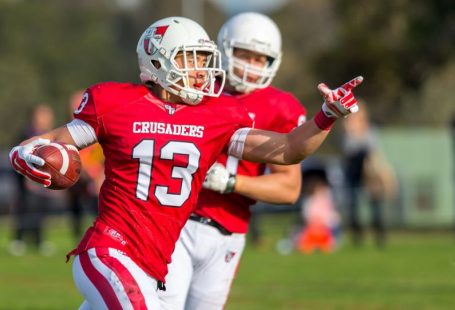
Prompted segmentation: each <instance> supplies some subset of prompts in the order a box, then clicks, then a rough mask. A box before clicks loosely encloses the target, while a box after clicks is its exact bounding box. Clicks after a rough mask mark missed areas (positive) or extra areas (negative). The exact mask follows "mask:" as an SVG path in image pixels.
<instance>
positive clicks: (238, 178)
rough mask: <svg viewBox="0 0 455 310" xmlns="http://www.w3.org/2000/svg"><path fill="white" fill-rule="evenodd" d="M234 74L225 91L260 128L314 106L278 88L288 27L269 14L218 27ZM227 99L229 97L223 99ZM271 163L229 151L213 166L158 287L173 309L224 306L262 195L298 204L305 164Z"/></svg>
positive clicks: (284, 128)
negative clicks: (284, 30) (283, 34)
mask: <svg viewBox="0 0 455 310" xmlns="http://www.w3.org/2000/svg"><path fill="white" fill-rule="evenodd" d="M218 48H219V49H220V51H221V56H222V60H223V62H222V64H223V67H224V69H225V71H226V72H227V81H226V85H225V88H224V94H225V95H228V96H229V97H234V98H237V99H238V100H239V104H244V105H245V107H246V108H247V110H248V114H249V115H250V117H251V118H252V120H253V122H254V128H256V129H264V130H271V131H276V132H289V131H291V130H292V129H294V128H295V127H297V126H299V125H301V124H302V123H303V122H304V121H305V118H306V111H305V109H304V107H303V106H302V105H301V103H300V102H299V101H298V100H297V99H296V98H295V97H294V96H292V95H291V94H289V93H286V92H284V91H282V90H279V89H276V88H274V87H272V86H270V84H271V82H272V80H273V77H274V76H275V74H276V72H277V70H278V68H279V65H280V62H281V55H282V51H281V33H280V31H279V29H278V27H277V25H276V24H275V22H273V21H272V20H271V19H270V18H269V17H267V16H265V15H263V14H259V13H240V14H238V15H235V16H234V17H232V18H230V19H229V20H228V21H227V22H226V23H224V25H223V26H222V27H221V29H220V31H219V33H218ZM221 104H222V103H221ZM265 168H266V165H265V164H263V163H253V162H249V161H245V160H239V159H237V158H236V157H233V156H228V155H227V154H226V153H223V154H221V155H220V156H219V157H218V158H217V163H215V164H214V165H213V166H212V167H211V168H210V170H209V172H208V175H207V177H206V179H205V182H204V184H203V187H204V188H206V189H204V190H202V191H201V193H200V194H199V199H198V203H197V207H196V209H195V210H194V211H193V213H192V214H191V215H190V220H189V221H188V222H187V223H186V224H185V227H184V228H183V230H182V232H181V233H180V237H179V240H178V242H177V244H176V248H175V250H174V253H173V254H172V262H171V263H170V264H169V266H168V269H169V272H168V274H167V276H166V291H161V292H159V293H158V295H159V296H160V299H161V300H162V307H163V309H166V310H183V309H207V310H210V309H222V308H223V307H224V304H225V302H226V300H227V297H228V294H229V290H230V287H231V283H232V281H233V278H234V276H235V273H236V270H237V268H238V264H239V262H240V257H241V255H242V252H243V249H244V247H245V241H246V233H247V230H248V224H249V219H250V206H251V205H253V204H254V203H255V202H256V200H261V201H264V202H268V203H277V204H292V203H294V202H295V201H296V200H297V199H298V197H299V194H300V183H301V170H300V165H299V164H296V165H288V166H283V165H268V168H269V170H270V174H268V175H264V172H265Z"/></svg>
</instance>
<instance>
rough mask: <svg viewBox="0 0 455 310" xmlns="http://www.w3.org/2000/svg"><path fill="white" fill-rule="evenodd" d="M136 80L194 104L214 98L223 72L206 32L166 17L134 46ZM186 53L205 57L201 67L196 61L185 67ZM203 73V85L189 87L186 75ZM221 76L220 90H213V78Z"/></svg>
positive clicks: (217, 54) (223, 77)
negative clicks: (179, 57)
mask: <svg viewBox="0 0 455 310" xmlns="http://www.w3.org/2000/svg"><path fill="white" fill-rule="evenodd" d="M136 51H137V54H138V58H139V68H140V71H141V74H140V78H141V81H142V82H143V83H145V82H148V81H151V82H154V83H157V84H159V85H160V86H161V87H163V88H164V89H165V90H167V91H168V92H170V93H172V94H175V95H177V96H179V97H180V98H182V101H183V102H185V103H187V104H191V105H195V104H198V103H200V102H201V100H202V98H203V97H204V96H212V97H218V96H219V95H220V93H221V91H222V89H223V86H224V80H225V72H224V70H223V69H222V67H221V55H220V52H219V50H218V48H217V46H216V44H215V43H214V42H213V41H210V38H209V36H208V34H207V32H206V31H205V30H204V29H203V28H202V27H201V26H200V25H199V24H197V23H196V22H194V21H192V20H190V19H188V18H184V17H168V18H164V19H161V20H158V21H157V22H155V23H153V24H152V25H151V26H150V27H148V28H147V29H146V30H145V32H144V33H143V34H142V36H141V38H140V39H139V42H138V45H137V49H136ZM179 52H182V53H183V57H184V67H183V68H179V67H178V65H177V63H176V61H175V57H176V55H177V53H179ZM187 53H192V56H193V58H192V59H197V57H196V56H197V55H201V54H203V55H208V56H207V61H206V63H205V64H204V66H203V67H201V68H200V67H198V66H197V62H196V61H195V62H194V63H195V64H194V68H193V65H191V66H189V65H188V62H187V60H188V59H187ZM190 71H203V72H204V73H205V76H206V78H205V82H204V84H203V85H202V86H201V87H199V88H197V89H196V88H193V87H191V86H190V85H189V80H188V73H189V72H190ZM216 76H221V79H220V80H221V87H220V88H219V89H217V88H216V87H215V77H216Z"/></svg>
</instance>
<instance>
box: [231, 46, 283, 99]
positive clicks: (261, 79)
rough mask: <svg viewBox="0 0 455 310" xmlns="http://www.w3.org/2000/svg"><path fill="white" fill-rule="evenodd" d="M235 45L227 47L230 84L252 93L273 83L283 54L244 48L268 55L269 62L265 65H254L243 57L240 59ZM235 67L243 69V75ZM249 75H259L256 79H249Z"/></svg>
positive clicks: (238, 89) (239, 89)
mask: <svg viewBox="0 0 455 310" xmlns="http://www.w3.org/2000/svg"><path fill="white" fill-rule="evenodd" d="M235 48H236V46H235V45H232V46H231V47H229V48H226V47H225V52H226V59H225V61H226V62H227V64H225V67H226V68H227V72H228V74H227V76H228V80H229V84H230V85H232V86H233V87H234V89H235V90H236V91H238V92H241V93H250V92H252V91H254V90H256V89H263V88H266V87H267V86H269V85H270V84H271V83H272V80H273V78H274V77H275V75H276V72H277V71H278V68H279V66H280V63H281V54H280V55H274V56H271V55H267V54H265V53H262V52H261V51H257V50H251V49H250V48H251V47H248V48H243V47H238V48H242V49H246V50H251V51H252V52H256V53H259V54H263V55H266V56H267V62H266V63H265V65H264V66H263V67H258V66H254V65H252V64H250V63H248V62H246V61H244V60H243V59H240V58H238V57H236V56H235V55H234V49H235ZM235 69H239V70H240V71H243V74H242V75H238V74H237V73H236V70H235ZM249 75H255V76H258V78H257V79H256V80H255V81H251V80H249V79H248V76H249Z"/></svg>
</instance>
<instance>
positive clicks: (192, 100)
mask: <svg viewBox="0 0 455 310" xmlns="http://www.w3.org/2000/svg"><path fill="white" fill-rule="evenodd" d="M178 96H179V97H180V98H181V99H182V101H183V102H184V103H186V104H189V105H198V104H199V103H201V101H202V99H204V96H203V95H201V94H195V93H188V92H187V91H185V90H183V89H182V90H181V91H180V92H179V95H178Z"/></svg>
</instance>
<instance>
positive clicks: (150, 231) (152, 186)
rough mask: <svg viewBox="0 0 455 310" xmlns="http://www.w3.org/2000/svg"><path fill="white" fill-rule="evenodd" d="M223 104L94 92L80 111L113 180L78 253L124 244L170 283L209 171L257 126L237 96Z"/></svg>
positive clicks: (141, 91) (143, 91)
mask: <svg viewBox="0 0 455 310" xmlns="http://www.w3.org/2000/svg"><path fill="white" fill-rule="evenodd" d="M217 101H218V99H209V100H204V101H203V102H202V103H201V104H199V105H197V106H188V105H184V104H172V103H165V102H163V101H161V100H159V99H158V98H157V97H155V96H154V95H152V93H150V91H149V90H148V89H147V88H146V87H145V86H143V85H135V84H122V83H103V84H98V85H95V86H93V87H91V88H89V89H88V90H87V92H86V93H85V94H84V99H83V101H82V103H81V106H80V107H79V108H78V109H77V110H76V112H75V114H74V116H75V118H78V119H81V120H83V121H85V122H86V123H88V124H90V125H91V126H92V127H93V128H94V130H95V133H96V136H97V138H98V142H99V143H100V145H101V146H102V148H103V152H104V155H105V176H106V179H105V182H104V183H103V185H102V187H101V191H100V197H99V215H98V217H97V219H96V221H95V223H94V225H93V226H92V227H91V228H89V230H88V231H87V232H86V234H85V235H84V238H83V239H82V241H81V243H80V244H79V246H78V248H77V249H76V250H75V251H74V253H80V252H82V251H85V250H87V249H89V248H92V247H112V248H116V249H119V250H121V251H123V252H125V253H126V254H128V255H129V256H130V257H131V258H132V259H133V260H134V261H135V262H136V263H137V264H138V265H139V266H140V267H141V268H143V269H144V270H145V271H146V272H147V273H149V274H150V275H151V276H153V277H154V278H156V279H157V280H160V281H164V276H165V275H166V273H167V264H168V263H169V262H170V257H171V254H172V252H173V250H174V246H175V242H176V241H177V239H178V236H179V234H180V230H181V229H182V227H183V225H184V224H185V222H186V220H187V218H188V216H189V214H190V213H191V212H192V211H193V209H194V206H195V203H196V201H197V196H198V193H199V191H200V189H201V186H202V182H203V180H204V177H205V175H206V173H207V170H208V168H209V167H210V166H211V165H212V164H213V163H214V162H215V160H216V157H217V156H218V154H219V153H220V152H221V151H222V150H223V149H224V148H225V147H226V145H227V144H228V142H229V140H230V138H231V136H232V134H233V133H234V132H235V131H236V130H237V129H239V128H241V127H250V126H251V125H252V124H251V119H250V118H249V117H248V114H247V112H246V110H245V108H244V107H243V108H242V107H241V106H240V105H239V104H238V102H236V100H234V99H229V98H228V99H226V100H225V101H226V102H227V104H226V102H223V104H218V103H217ZM220 116H222V117H220Z"/></svg>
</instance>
